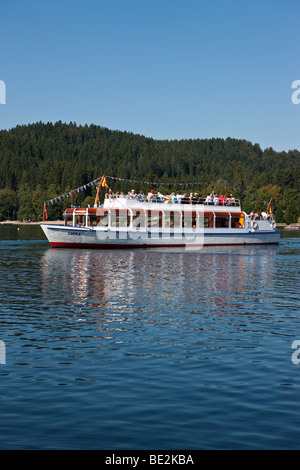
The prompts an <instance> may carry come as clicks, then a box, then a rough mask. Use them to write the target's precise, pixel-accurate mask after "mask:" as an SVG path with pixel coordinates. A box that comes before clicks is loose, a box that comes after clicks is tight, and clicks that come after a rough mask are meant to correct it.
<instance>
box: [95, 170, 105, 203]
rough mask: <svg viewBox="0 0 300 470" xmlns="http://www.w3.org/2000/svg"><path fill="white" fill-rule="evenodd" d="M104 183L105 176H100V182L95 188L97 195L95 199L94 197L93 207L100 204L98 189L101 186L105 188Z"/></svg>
mask: <svg viewBox="0 0 300 470" xmlns="http://www.w3.org/2000/svg"><path fill="white" fill-rule="evenodd" d="M104 183H105V175H103V176H101V180H100V182H99V184H98V187H97V194H96V197H95V202H94V207H97V205H98V203H99V204H100V199H99V194H100V189H101V187H102V186H103V187H104V186H106V184H104Z"/></svg>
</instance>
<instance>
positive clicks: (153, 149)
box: [0, 121, 300, 223]
mask: <svg viewBox="0 0 300 470" xmlns="http://www.w3.org/2000/svg"><path fill="white" fill-rule="evenodd" d="M103 174H106V175H110V176H113V177H117V178H120V179H122V181H118V180H114V179H108V180H107V181H108V184H109V186H110V187H111V188H112V190H113V191H116V190H120V191H123V192H124V193H125V192H126V193H127V192H128V191H129V190H131V189H132V188H133V187H134V188H135V189H136V190H139V191H140V190H142V191H144V192H145V193H146V192H148V191H149V189H152V187H153V186H154V185H149V184H145V182H163V183H170V186H167V185H161V186H159V185H155V188H157V190H160V191H163V192H167V191H168V192H170V191H173V190H174V189H175V190H176V191H177V190H180V191H181V192H185V191H186V189H185V188H184V186H183V185H180V183H197V185H196V184H195V186H193V185H189V186H188V191H189V192H190V191H191V192H198V193H199V194H201V195H206V194H207V193H208V192H211V190H213V189H214V190H215V192H217V193H219V194H221V193H223V194H224V193H226V194H227V193H229V192H230V193H233V194H234V195H235V196H236V197H238V198H240V199H241V200H242V203H243V209H244V210H245V211H246V212H250V211H251V210H252V209H254V210H260V209H262V208H263V207H264V206H265V201H269V200H270V199H271V198H272V200H273V203H274V206H273V207H274V213H275V216H276V220H277V222H286V223H292V222H297V221H298V217H299V205H300V201H299V179H300V178H299V176H300V152H299V151H298V150H291V151H289V152H276V151H274V150H273V149H272V148H268V149H265V150H264V151H262V150H261V148H260V146H259V145H258V144H252V143H250V142H248V141H246V140H237V139H232V138H227V139H225V140H224V139H219V138H215V139H202V140H200V139H193V140H172V141H169V140H154V139H152V138H146V137H144V136H141V135H135V134H132V133H128V132H121V131H111V130H109V129H106V128H104V127H100V126H95V125H90V126H87V125H86V126H78V125H76V124H75V123H70V124H64V123H62V122H61V121H60V122H57V123H55V124H53V123H47V124H44V123H41V122H40V123H36V124H31V125H27V126H17V127H16V128H14V129H11V130H9V131H1V132H0V220H5V219H10V220H16V219H18V220H23V219H36V220H41V218H42V214H43V205H44V201H49V200H52V199H53V198H55V197H56V196H60V195H62V194H65V193H66V194H69V192H71V194H72V195H70V196H69V197H68V198H67V197H66V198H62V199H61V201H59V200H58V201H55V202H54V203H53V204H52V203H50V204H49V203H48V204H47V211H48V215H49V219H56V218H60V217H61V215H62V211H63V209H65V208H66V207H68V206H70V205H71V204H73V205H86V204H93V201H94V198H95V193H96V188H95V186H94V185H90V186H86V187H85V189H84V191H79V192H77V191H76V192H74V193H73V191H72V190H74V189H76V188H79V187H82V186H83V185H86V183H89V182H92V181H93V180H95V179H96V178H99V177H100V176H101V175H103ZM126 180H127V181H126ZM128 180H131V181H132V180H135V181H142V182H144V183H135V184H133V183H132V182H131V181H128ZM199 182H201V183H203V184H199ZM174 183H176V185H175V184H174ZM102 191H103V193H104V190H102ZM103 195H104V194H102V198H103Z"/></svg>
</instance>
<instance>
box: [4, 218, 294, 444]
mask: <svg viewBox="0 0 300 470" xmlns="http://www.w3.org/2000/svg"><path fill="white" fill-rule="evenodd" d="M284 235H285V238H282V239H281V242H280V245H279V246H278V247H277V246H275V247H274V246H269V247H266V246H264V247H256V248H255V247H240V248H235V249H233V248H230V247H229V248H215V247H214V248H207V249H203V250H201V251H199V252H194V251H193V252H188V251H179V252H178V253H172V252H170V253H168V252H160V251H155V250H153V251H144V250H142V251H138V250H136V251H134V250H133V251H103V252H102V251H80V250H55V249H51V248H49V245H48V242H47V241H46V240H45V239H44V237H43V235H42V232H41V229H40V227H36V226H35V227H26V226H20V229H19V230H17V228H16V227H12V226H1V227H0V279H1V285H0V305H1V307H0V309H1V313H0V340H2V341H4V343H5V352H6V363H5V364H0V449H105V450H109V449H114V450H120V449H130V450H142V449H182V450H183V449H187V450H193V449H300V438H299V431H300V405H299V393H300V364H299V365H296V364H294V363H293V362H292V353H293V349H292V343H293V341H294V340H300V317H299V307H300V302H299V254H300V238H299V234H297V232H293V233H288V234H284ZM299 357H300V355H299Z"/></svg>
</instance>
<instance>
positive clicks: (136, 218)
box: [132, 211, 146, 229]
mask: <svg viewBox="0 0 300 470" xmlns="http://www.w3.org/2000/svg"><path fill="white" fill-rule="evenodd" d="M145 218H146V216H145V212H144V211H136V212H133V215H132V225H133V227H134V228H136V229H139V228H142V227H145Z"/></svg>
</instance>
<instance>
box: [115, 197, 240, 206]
mask: <svg viewBox="0 0 300 470" xmlns="http://www.w3.org/2000/svg"><path fill="white" fill-rule="evenodd" d="M117 199H125V200H129V201H137V202H143V203H145V204H147V203H157V204H162V203H164V204H169V203H175V204H178V205H197V204H198V205H204V206H231V207H240V205H241V202H240V199H235V198H232V199H231V202H230V203H227V199H226V200H225V199H224V200H223V201H222V200H220V199H218V201H217V202H214V201H212V202H207V201H206V198H205V197H199V198H198V199H197V200H195V199H193V200H191V199H187V200H185V201H180V202H179V201H177V200H176V199H175V200H174V201H173V200H172V201H171V200H166V199H164V198H160V197H158V196H156V197H154V198H152V199H151V200H148V199H147V197H146V196H145V197H139V196H137V197H130V198H127V197H125V198H122V197H121V198H119V197H118V196H111V197H110V198H108V200H110V201H115V200H117ZM106 200H107V199H106Z"/></svg>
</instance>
